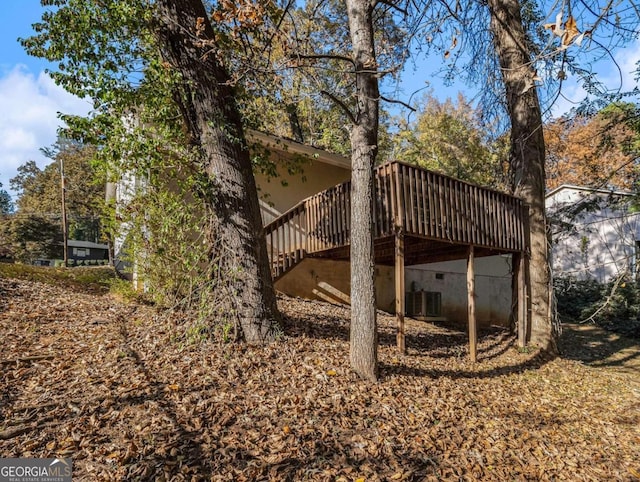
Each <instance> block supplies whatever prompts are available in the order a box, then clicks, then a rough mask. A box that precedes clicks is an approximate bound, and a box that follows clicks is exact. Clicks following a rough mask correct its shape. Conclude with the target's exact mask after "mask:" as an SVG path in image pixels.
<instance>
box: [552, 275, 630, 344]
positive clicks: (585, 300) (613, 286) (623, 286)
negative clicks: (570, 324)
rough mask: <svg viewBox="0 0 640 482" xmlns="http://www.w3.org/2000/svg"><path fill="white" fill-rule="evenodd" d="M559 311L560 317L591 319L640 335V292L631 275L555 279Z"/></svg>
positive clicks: (607, 327) (611, 328) (583, 320)
mask: <svg viewBox="0 0 640 482" xmlns="http://www.w3.org/2000/svg"><path fill="white" fill-rule="evenodd" d="M553 284H554V291H555V295H556V299H557V302H558V315H559V316H560V319H561V320H562V321H577V322H585V321H592V322H595V323H597V324H599V325H600V326H602V327H604V328H606V329H608V330H611V331H615V332H619V333H622V334H624V335H627V336H632V337H634V338H640V294H639V293H638V289H639V287H638V285H637V283H635V282H634V281H632V280H631V279H630V278H628V277H626V278H622V279H616V280H614V281H611V282H609V283H598V282H597V281H596V280H594V279H587V280H577V279H576V278H574V277H571V276H567V277H559V278H555V279H554V283H553Z"/></svg>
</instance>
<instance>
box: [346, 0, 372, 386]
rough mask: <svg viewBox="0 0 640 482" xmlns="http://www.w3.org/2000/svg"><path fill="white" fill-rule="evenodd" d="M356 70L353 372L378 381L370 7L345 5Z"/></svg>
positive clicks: (353, 0)
mask: <svg viewBox="0 0 640 482" xmlns="http://www.w3.org/2000/svg"><path fill="white" fill-rule="evenodd" d="M347 13H348V16H349V30H350V34H351V43H352V48H353V60H354V65H355V71H356V90H357V92H356V95H357V108H356V113H355V116H354V125H353V126H352V128H351V340H350V341H351V354H350V358H351V368H352V369H353V370H354V371H355V372H356V373H357V374H358V375H360V376H361V377H362V378H365V379H368V380H373V381H375V380H377V377H378V335H377V331H378V329H377V320H376V293H375V284H374V281H375V258H374V253H373V193H374V182H373V175H374V170H373V168H374V163H375V160H376V155H377V153H378V116H379V111H378V105H379V91H378V78H377V75H376V71H377V64H376V58H375V50H374V37H373V19H372V13H373V7H372V2H370V1H368V0H347Z"/></svg>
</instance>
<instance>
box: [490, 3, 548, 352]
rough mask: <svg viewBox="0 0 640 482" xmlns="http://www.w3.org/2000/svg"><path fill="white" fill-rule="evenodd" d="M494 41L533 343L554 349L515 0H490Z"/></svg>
mask: <svg viewBox="0 0 640 482" xmlns="http://www.w3.org/2000/svg"><path fill="white" fill-rule="evenodd" d="M488 5H489V10H490V13H491V29H492V32H493V42H494V47H495V49H496V53H497V54H498V58H499V60H500V67H501V69H502V78H503V80H504V84H505V88H506V94H507V110H508V112H509V117H510V119H511V152H510V167H511V174H512V176H513V189H514V192H515V194H516V195H518V196H520V197H522V198H523V199H524V200H525V202H527V203H528V204H529V206H530V220H529V225H530V230H531V238H530V239H531V258H530V280H531V342H532V343H534V344H536V345H538V346H540V347H541V348H542V349H544V350H547V351H553V352H555V351H556V342H555V333H554V324H553V320H552V317H551V310H550V293H551V292H550V272H549V262H548V248H547V230H546V219H545V211H544V189H545V171H544V155H545V154H544V137H543V134H542V115H541V113H540V102H539V100H538V94H537V92H536V88H535V86H534V85H533V83H534V77H535V71H534V70H533V68H532V66H531V64H530V60H531V54H530V52H529V49H528V46H527V45H528V44H527V39H526V35H525V30H524V26H523V24H522V17H521V15H520V3H519V1H518V0H488Z"/></svg>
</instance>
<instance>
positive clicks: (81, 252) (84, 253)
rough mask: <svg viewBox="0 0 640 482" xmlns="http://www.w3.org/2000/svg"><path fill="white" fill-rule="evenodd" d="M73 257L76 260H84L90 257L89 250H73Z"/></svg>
mask: <svg viewBox="0 0 640 482" xmlns="http://www.w3.org/2000/svg"><path fill="white" fill-rule="evenodd" d="M73 255H74V256H77V257H78V258H86V257H87V256H89V255H91V250H90V249H89V248H73Z"/></svg>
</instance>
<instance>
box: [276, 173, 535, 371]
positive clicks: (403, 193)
mask: <svg viewBox="0 0 640 482" xmlns="http://www.w3.org/2000/svg"><path fill="white" fill-rule="evenodd" d="M375 174H376V175H375V202H374V206H373V208H374V226H373V228H374V233H375V238H374V253H375V258H376V263H377V264H390V265H393V266H395V275H394V277H395V310H396V317H397V319H398V333H397V344H398V349H399V350H400V351H401V352H403V353H404V352H405V350H406V348H405V332H404V312H405V306H404V303H405V301H404V300H405V286H404V278H405V273H404V269H405V266H407V265H412V264H422V263H429V262H436V261H445V260H453V259H466V260H467V307H468V322H469V345H470V348H469V353H470V357H471V360H472V361H475V360H476V356H477V354H476V352H477V326H476V314H475V303H476V302H475V296H476V295H475V271H474V259H475V258H476V257H479V256H488V255H493V254H511V255H512V267H513V268H512V271H513V274H512V277H513V278H512V287H513V290H512V295H513V305H514V306H515V310H514V318H515V320H516V323H517V325H518V343H519V345H520V346H524V345H525V344H526V338H527V319H528V304H529V298H528V292H527V290H528V285H527V281H526V280H527V273H528V263H527V260H528V256H527V251H528V237H529V233H528V216H529V212H528V207H527V206H526V205H525V204H524V203H523V201H522V200H521V199H519V198H516V197H514V196H510V195H508V194H504V193H501V192H498V191H495V190H491V189H486V188H481V187H479V186H475V185H473V184H469V183H466V182H463V181H460V180H457V179H453V178H450V177H447V176H444V175H441V174H436V173H433V172H430V171H427V170H424V169H420V168H417V167H415V166H409V165H407V164H403V163H400V162H391V163H388V164H384V165H382V166H380V167H378V168H376V173H375ZM350 199H351V183H350V182H349V181H347V182H344V183H342V184H339V185H337V186H335V187H332V188H330V189H327V190H326V191H323V192H320V193H318V194H316V195H314V196H312V197H310V198H307V199H305V200H304V201H302V202H300V203H299V204H298V205H296V206H294V207H293V208H292V209H290V210H289V211H287V212H286V213H284V214H283V215H282V216H280V217H279V218H277V219H275V220H274V221H272V222H271V223H269V224H268V225H267V226H265V228H264V229H265V235H266V236H267V245H268V250H269V257H270V260H271V266H272V273H273V277H274V279H278V278H279V277H281V276H283V275H284V274H285V273H286V272H287V271H288V270H289V269H291V268H293V267H294V266H295V265H296V264H297V263H298V262H300V261H301V260H302V259H303V258H305V257H320V258H330V259H349V242H350V240H349V235H350V227H351V206H350Z"/></svg>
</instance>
